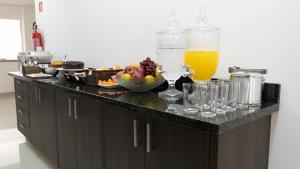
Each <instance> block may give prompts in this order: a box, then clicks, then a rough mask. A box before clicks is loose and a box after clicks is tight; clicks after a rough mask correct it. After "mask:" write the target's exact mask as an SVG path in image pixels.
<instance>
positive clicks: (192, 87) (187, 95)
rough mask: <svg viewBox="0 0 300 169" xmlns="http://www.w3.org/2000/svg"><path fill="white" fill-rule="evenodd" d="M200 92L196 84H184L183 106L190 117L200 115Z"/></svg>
mask: <svg viewBox="0 0 300 169" xmlns="http://www.w3.org/2000/svg"><path fill="white" fill-rule="evenodd" d="M198 95H199V91H198V90H197V86H196V84H194V83H184V84H183V105H184V112H185V113H186V114H189V115H196V114H197V113H198V108H197V107H196V105H197V100H198V99H197V98H198V97H199V96H198Z"/></svg>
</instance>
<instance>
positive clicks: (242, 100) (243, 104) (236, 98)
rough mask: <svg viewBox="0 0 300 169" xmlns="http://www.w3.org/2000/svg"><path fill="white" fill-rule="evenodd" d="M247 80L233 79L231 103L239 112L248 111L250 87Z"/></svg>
mask: <svg viewBox="0 0 300 169" xmlns="http://www.w3.org/2000/svg"><path fill="white" fill-rule="evenodd" d="M247 80H248V79H247V78H237V77H236V78H232V79H231V80H230V83H231V87H230V89H231V91H230V95H231V98H230V99H231V102H232V105H234V106H235V108H236V109H238V110H243V109H247V108H248V105H247V98H248V87H249V85H248V84H249V83H248V81H247Z"/></svg>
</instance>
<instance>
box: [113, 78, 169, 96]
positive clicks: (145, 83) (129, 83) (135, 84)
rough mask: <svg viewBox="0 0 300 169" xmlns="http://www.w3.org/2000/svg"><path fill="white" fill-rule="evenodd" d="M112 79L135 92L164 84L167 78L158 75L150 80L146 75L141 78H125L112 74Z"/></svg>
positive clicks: (145, 90) (146, 90)
mask: <svg viewBox="0 0 300 169" xmlns="http://www.w3.org/2000/svg"><path fill="white" fill-rule="evenodd" d="M112 79H113V80H114V81H115V82H117V83H118V84H119V85H120V86H122V87H124V88H126V89H129V90H132V91H134V92H148V91H150V90H151V89H154V88H156V87H158V86H160V85H162V84H163V83H164V82H165V81H166V80H165V79H164V78H163V77H162V76H156V77H155V78H153V79H152V80H148V79H146V78H145V77H144V78H139V79H130V80H125V79H122V78H117V77H116V76H112Z"/></svg>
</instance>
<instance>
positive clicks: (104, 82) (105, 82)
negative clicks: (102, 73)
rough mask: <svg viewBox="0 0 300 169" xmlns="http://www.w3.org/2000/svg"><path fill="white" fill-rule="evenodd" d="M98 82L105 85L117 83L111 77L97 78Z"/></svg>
mask: <svg viewBox="0 0 300 169" xmlns="http://www.w3.org/2000/svg"><path fill="white" fill-rule="evenodd" d="M98 84H99V85H107V86H109V85H111V86H114V85H118V83H117V82H115V81H114V80H112V79H108V80H99V81H98Z"/></svg>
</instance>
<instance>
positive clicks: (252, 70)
mask: <svg viewBox="0 0 300 169" xmlns="http://www.w3.org/2000/svg"><path fill="white" fill-rule="evenodd" d="M228 72H229V73H237V72H242V73H259V74H267V73H268V70H267V69H244V68H240V67H237V66H233V67H229V69H228Z"/></svg>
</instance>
